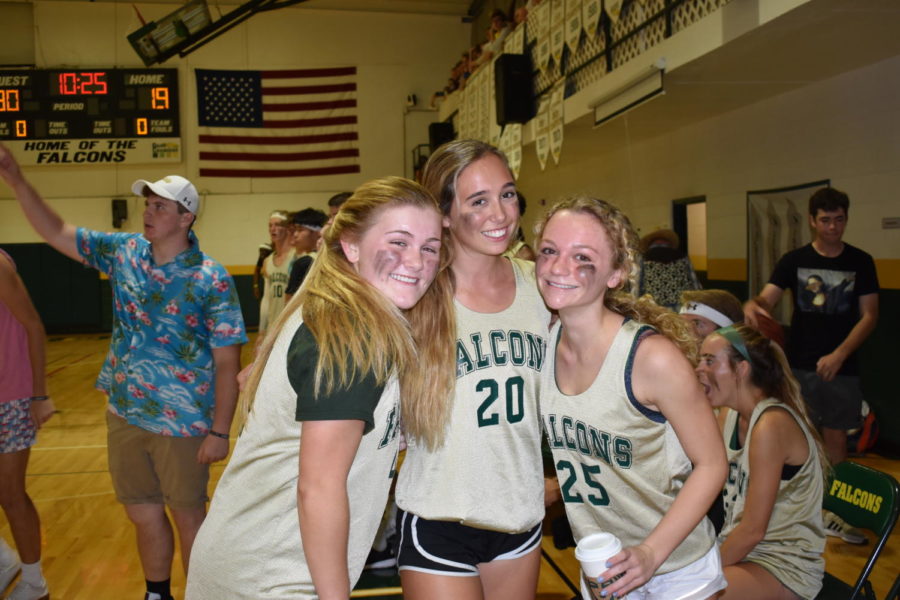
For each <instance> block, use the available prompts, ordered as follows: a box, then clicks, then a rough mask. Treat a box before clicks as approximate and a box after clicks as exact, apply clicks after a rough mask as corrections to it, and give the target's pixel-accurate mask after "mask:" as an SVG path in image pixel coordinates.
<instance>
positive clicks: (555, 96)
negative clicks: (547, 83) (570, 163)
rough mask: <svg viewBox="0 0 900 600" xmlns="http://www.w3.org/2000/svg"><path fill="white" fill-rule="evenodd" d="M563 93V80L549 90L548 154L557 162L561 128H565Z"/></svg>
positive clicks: (560, 148) (561, 137)
mask: <svg viewBox="0 0 900 600" xmlns="http://www.w3.org/2000/svg"><path fill="white" fill-rule="evenodd" d="M564 95H565V85H564V83H563V82H560V83H559V84H557V86H556V87H555V88H553V91H552V92H550V109H549V110H550V114H549V117H548V123H547V128H548V129H549V131H550V154H552V155H553V162H554V163H555V164H557V165H558V164H559V157H560V155H561V154H562V144H563V129H564V128H565V124H566V122H565V114H564V112H563V105H564V104H563V97H564Z"/></svg>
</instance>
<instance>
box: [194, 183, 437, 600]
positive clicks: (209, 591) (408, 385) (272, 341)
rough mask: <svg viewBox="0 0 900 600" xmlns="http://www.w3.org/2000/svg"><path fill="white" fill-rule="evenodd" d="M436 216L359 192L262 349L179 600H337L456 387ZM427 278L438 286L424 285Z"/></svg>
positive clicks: (409, 189)
mask: <svg viewBox="0 0 900 600" xmlns="http://www.w3.org/2000/svg"><path fill="white" fill-rule="evenodd" d="M442 236H443V231H442V227H441V216H440V213H439V211H438V208H437V204H436V203H435V201H434V199H433V198H432V196H431V195H430V194H429V193H428V192H427V191H426V190H425V189H424V188H422V187H421V186H419V185H418V184H416V183H414V182H412V181H409V180H406V179H402V178H399V177H388V178H384V179H379V180H375V181H372V182H369V183H367V184H364V185H363V186H361V187H360V188H359V189H357V190H356V192H355V193H354V195H353V196H352V197H351V198H350V200H348V201H347V203H346V204H344V206H343V208H342V210H341V212H340V213H339V214H338V215H337V217H335V220H334V223H333V224H332V226H331V227H330V228H329V229H328V231H327V232H326V234H325V238H324V243H323V245H322V248H321V250H320V255H319V257H318V259H317V260H316V261H315V264H314V265H313V267H312V270H311V271H310V274H309V277H308V279H307V283H306V285H304V286H303V288H302V289H301V290H300V292H299V293H298V294H297V296H295V297H294V298H293V299H292V300H291V302H290V303H289V304H288V305H287V307H286V308H285V310H284V311H283V312H282V314H281V315H280V316H279V317H278V319H277V320H276V322H275V324H274V325H273V327H272V328H271V329H270V332H269V334H268V335H267V337H266V339H265V341H264V342H263V343H262V346H261V350H260V353H259V355H258V357H257V360H256V363H255V366H254V368H253V371H252V374H251V376H250V380H249V383H248V385H247V389H246V390H245V397H247V398H248V399H251V400H252V406H251V407H250V410H249V414H248V415H247V418H246V423H245V425H244V429H243V431H242V433H241V436H240V438H239V439H238V442H237V445H236V446H235V449H234V453H233V455H232V457H231V460H230V462H229V463H228V466H227V468H226V469H225V472H224V473H223V475H222V478H221V480H220V481H219V484H218V487H217V489H216V492H215V495H214V497H213V500H212V505H211V507H210V513H209V515H208V516H207V518H206V521H205V522H204V524H203V527H202V528H201V529H200V532H199V534H198V535H197V539H196V541H195V542H194V547H193V552H192V555H191V562H190V570H189V575H188V583H187V591H186V598H187V599H188V600H207V599H208V600H223V599H228V600H241V599H246V600H251V599H252V600H260V599H271V598H291V599H294V600H296V599H315V598H322V599H325V598H344V599H346V598H347V597H348V596H349V594H350V590H351V589H352V587H353V585H354V584H355V583H356V581H357V580H358V578H359V575H360V573H361V571H362V568H363V564H364V562H365V560H366V555H367V554H368V551H369V548H370V547H371V545H372V540H373V538H374V537H375V532H376V530H377V529H378V525H379V522H380V520H381V515H382V512H383V511H384V507H385V502H386V500H387V497H388V490H389V488H390V485H391V481H392V479H393V477H394V472H395V470H396V467H397V464H396V460H397V454H398V451H399V440H400V436H399V433H400V422H401V418H400V413H401V406H400V392H401V390H402V392H403V404H402V413H403V419H402V420H403V422H404V424H405V427H406V428H407V431H408V435H410V436H412V437H414V438H416V439H422V440H424V441H425V442H429V441H435V442H436V441H437V440H439V438H440V433H441V431H442V430H443V427H442V422H441V421H440V418H439V416H438V417H436V416H435V414H436V413H435V411H434V409H433V407H434V406H439V407H442V406H444V405H446V398H447V397H448V396H449V394H450V392H451V390H452V386H453V379H452V375H451V374H450V373H448V370H447V368H446V365H447V364H452V361H453V359H454V354H453V346H452V340H453V338H452V331H453V307H452V304H451V302H452V296H451V291H450V289H451V288H450V281H449V274H448V273H447V271H446V270H445V267H446V265H447V262H448V258H447V251H446V247H445V246H444V244H442ZM433 281H434V283H432V282H433Z"/></svg>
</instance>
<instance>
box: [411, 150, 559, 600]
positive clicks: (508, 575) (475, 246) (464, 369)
mask: <svg viewBox="0 0 900 600" xmlns="http://www.w3.org/2000/svg"><path fill="white" fill-rule="evenodd" d="M423 184H424V185H425V187H426V188H428V189H429V191H431V192H432V193H433V194H434V195H435V197H436V198H437V200H438V203H439V204H440V206H441V211H442V213H443V214H444V226H445V227H446V228H447V230H448V231H449V234H450V240H451V245H452V250H453V252H452V253H453V263H452V265H451V272H452V275H453V282H454V300H455V302H454V306H455V310H456V339H455V340H454V341H453V342H451V344H452V347H453V354H454V356H455V360H454V361H453V362H451V363H448V364H447V365H446V366H447V368H448V370H449V369H454V367H455V369H454V370H455V376H456V388H455V394H454V397H453V400H452V404H450V405H449V425H448V429H447V433H446V436H445V439H444V443H443V444H442V445H441V446H440V447H428V446H426V445H425V444H423V443H421V442H419V441H418V440H415V439H413V440H410V444H409V448H408V449H407V451H406V458H405V459H404V462H403V466H402V468H401V470H400V475H399V476H398V479H397V491H396V499H397V506H398V507H399V508H400V511H399V512H398V519H397V521H398V526H397V531H398V532H399V535H398V538H399V539H398V542H399V550H398V553H397V563H398V566H399V570H400V577H401V581H402V584H403V597H404V598H405V599H406V600H529V599H531V598H534V595H535V593H536V590H537V580H538V573H539V571H540V542H541V521H542V520H543V517H544V480H543V469H542V464H541V450H540V441H541V431H540V421H539V418H538V411H537V394H538V383H539V381H540V372H541V370H542V369H543V368H544V363H545V360H544V359H545V354H546V348H547V331H548V326H549V322H550V314H549V312H548V311H547V309H546V308H545V307H544V303H543V301H542V300H541V297H540V295H539V294H538V292H537V289H536V287H535V284H534V264H533V263H531V262H528V261H524V260H521V259H518V258H504V257H503V252H504V251H506V249H507V248H508V247H509V243H510V241H511V240H512V239H513V237H514V236H515V234H516V231H517V229H518V225H519V201H518V197H517V194H516V185H515V181H514V179H513V175H512V173H511V171H510V169H509V166H508V165H507V162H506V158H505V157H504V156H503V154H502V153H501V152H500V151H499V150H497V149H496V148H494V147H493V146H490V145H488V144H485V143H483V142H479V141H475V140H457V141H453V142H449V143H447V144H445V145H443V146H441V147H440V148H438V149H437V150H436V151H435V152H434V153H433V154H432V155H431V157H430V158H429V159H428V162H427V164H426V165H425V170H424V174H423Z"/></svg>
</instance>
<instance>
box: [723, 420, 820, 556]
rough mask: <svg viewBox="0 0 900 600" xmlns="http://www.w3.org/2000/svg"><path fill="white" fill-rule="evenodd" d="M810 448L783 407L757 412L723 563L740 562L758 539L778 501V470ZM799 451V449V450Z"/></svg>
mask: <svg viewBox="0 0 900 600" xmlns="http://www.w3.org/2000/svg"><path fill="white" fill-rule="evenodd" d="M804 448H806V456H808V455H809V449H808V447H807V445H806V437H805V436H804V435H803V431H802V430H801V429H800V427H799V426H798V425H797V422H796V421H795V420H794V418H793V417H792V416H791V415H790V414H789V413H788V412H787V411H784V410H781V409H779V408H770V409H768V410H766V411H765V412H763V414H762V415H760V417H759V419H757V421H756V425H754V427H753V431H752V435H750V447H749V448H748V451H749V455H750V473H749V474H748V481H749V483H748V486H747V498H746V500H745V501H744V513H743V515H742V516H741V521H740V523H739V524H738V526H737V527H735V528H734V531H732V532H731V535H729V536H728V537H727V538H726V539H725V541H724V542H723V543H722V565H723V566H727V565H733V564H735V563H738V562H741V561H742V560H743V559H744V558H745V557H746V556H747V554H749V552H750V551H751V550H753V548H754V547H756V545H757V544H758V543H759V542H761V541H762V540H763V539H764V538H765V535H766V530H767V529H768V528H769V519H770V518H771V516H772V510H773V509H774V508H775V503H776V502H777V501H778V486H779V484H780V482H781V472H782V469H783V468H784V465H785V464H788V461H789V460H792V457H793V456H795V455H797V458H800V459H802V460H801V461H800V462H801V464H802V462H803V461H805V460H806V459H805V458H803V449H804ZM798 451H799V452H798Z"/></svg>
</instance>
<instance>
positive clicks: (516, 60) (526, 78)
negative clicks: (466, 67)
mask: <svg viewBox="0 0 900 600" xmlns="http://www.w3.org/2000/svg"><path fill="white" fill-rule="evenodd" d="M533 71H534V69H533V68H532V66H531V57H530V56H528V55H527V54H501V55H500V57H499V58H498V59H497V60H496V62H494V97H495V99H496V102H497V124H498V125H506V124H508V123H527V122H528V121H530V120H531V119H532V118H534V115H535V114H537V107H536V105H535V101H534V72H533Z"/></svg>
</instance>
